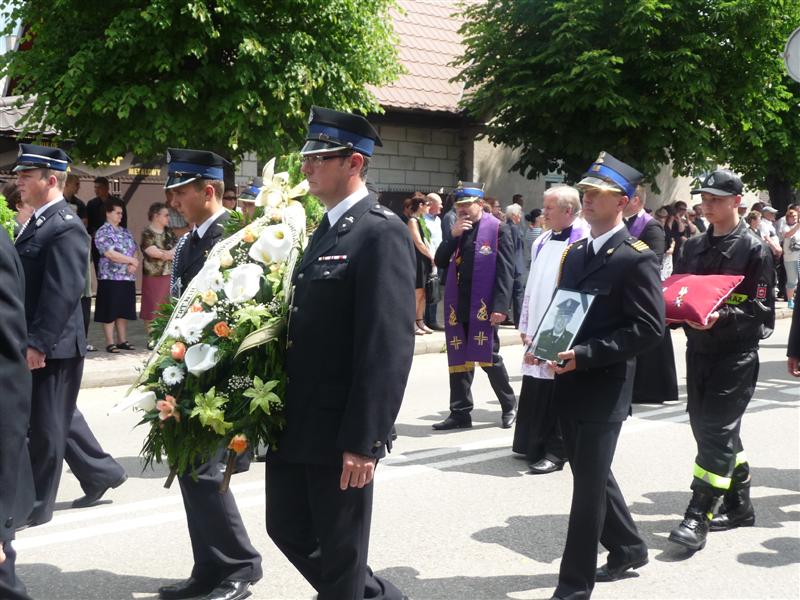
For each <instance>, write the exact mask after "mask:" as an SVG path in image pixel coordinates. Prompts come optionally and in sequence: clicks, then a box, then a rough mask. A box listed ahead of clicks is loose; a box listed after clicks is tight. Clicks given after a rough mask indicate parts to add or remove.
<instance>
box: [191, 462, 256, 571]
mask: <svg viewBox="0 0 800 600" xmlns="http://www.w3.org/2000/svg"><path fill="white" fill-rule="evenodd" d="M224 455H225V453H224V451H221V452H219V454H218V455H217V456H215V457H213V458H212V459H211V460H209V461H208V462H205V463H203V464H202V465H200V466H198V468H197V480H196V481H195V480H194V479H192V477H191V475H190V474H188V473H187V474H185V475H181V476H180V477H178V482H179V484H180V486H181V495H182V496H183V506H184V508H185V509H186V523H187V525H188V527H189V539H190V540H191V542H192V555H193V557H194V567H193V568H192V577H194V578H195V579H197V580H199V581H202V582H204V583H207V584H210V585H216V584H218V583H219V582H221V581H223V580H224V579H230V580H233V581H252V582H255V581H258V580H259V579H261V577H262V576H263V573H262V570H261V555H260V554H259V553H258V551H257V550H256V549H255V548H254V547H253V544H252V543H251V542H250V537H249V536H248V535H247V530H246V529H245V527H244V523H243V522H242V516H241V515H240V514H239V509H238V507H237V506H236V500H234V498H233V494H232V493H231V491H230V490H228V491H227V492H225V493H224V494H220V493H219V485H220V483H221V482H222V478H223V470H224V464H223V463H222V460H223V457H224Z"/></svg>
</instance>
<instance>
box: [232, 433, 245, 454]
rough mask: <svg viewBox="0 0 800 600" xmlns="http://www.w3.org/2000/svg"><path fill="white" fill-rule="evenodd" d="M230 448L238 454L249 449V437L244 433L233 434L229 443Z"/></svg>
mask: <svg viewBox="0 0 800 600" xmlns="http://www.w3.org/2000/svg"><path fill="white" fill-rule="evenodd" d="M228 450H233V451H234V452H236V454H241V453H242V452H244V451H245V450H247V437H245V435H244V434H243V433H239V434H237V435H235V436H233V437H232V438H231V443H230V444H228Z"/></svg>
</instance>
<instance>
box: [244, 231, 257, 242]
mask: <svg viewBox="0 0 800 600" xmlns="http://www.w3.org/2000/svg"><path fill="white" fill-rule="evenodd" d="M242 240H243V241H244V242H245V243H247V244H252V243H253V242H255V241H256V233H255V231H253V230H252V229H250V228H249V227H245V229H244V233H242Z"/></svg>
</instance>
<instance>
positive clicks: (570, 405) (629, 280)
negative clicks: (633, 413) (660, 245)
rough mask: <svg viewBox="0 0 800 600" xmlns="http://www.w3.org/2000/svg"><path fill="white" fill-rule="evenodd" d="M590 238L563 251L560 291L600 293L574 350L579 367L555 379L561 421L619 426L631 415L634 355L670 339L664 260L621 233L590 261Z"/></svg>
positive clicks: (576, 340)
mask: <svg viewBox="0 0 800 600" xmlns="http://www.w3.org/2000/svg"><path fill="white" fill-rule="evenodd" d="M586 244H587V240H581V241H579V242H576V243H575V244H572V245H571V246H569V247H568V248H567V250H566V251H565V256H564V260H563V265H562V270H561V279H560V281H559V287H560V288H564V289H570V290H577V291H581V292H588V293H591V294H595V299H594V302H593V303H592V306H591V307H590V308H589V313H588V314H587V316H586V319H585V320H584V322H583V326H582V327H581V329H580V331H579V332H578V335H577V337H576V338H575V343H574V345H573V350H575V365H576V370H575V371H571V372H569V373H565V374H563V375H556V378H555V394H556V402H555V406H556V411H557V412H558V413H559V414H560V415H561V416H566V417H568V418H572V419H579V420H585V421H594V422H602V423H613V422H619V421H624V420H625V419H626V418H627V416H628V414H630V407H631V394H632V390H633V376H634V370H635V368H636V355H637V354H640V353H642V352H644V351H645V350H648V349H649V348H651V347H653V346H655V345H656V344H657V343H658V342H659V341H660V340H661V336H662V335H663V334H664V296H663V293H662V291H661V280H660V277H659V268H658V260H657V259H656V255H655V253H653V251H652V250H648V249H646V248H644V247H641V246H640V247H637V240H635V239H634V238H632V237H630V235H629V233H628V230H627V229H625V228H623V229H621V230H620V231H618V232H616V233H615V234H614V235H613V236H611V238H610V239H609V240H608V241H607V242H606V243H605V244H604V245H603V247H602V248H601V249H600V251H599V252H597V253H596V254H595V256H594V257H593V258H592V259H591V260H590V261H589V263H588V264H585V257H586Z"/></svg>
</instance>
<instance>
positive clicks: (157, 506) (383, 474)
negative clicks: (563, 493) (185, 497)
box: [14, 399, 800, 550]
mask: <svg viewBox="0 0 800 600" xmlns="http://www.w3.org/2000/svg"><path fill="white" fill-rule="evenodd" d="M764 406H778V407H783V408H797V407H798V406H800V401H796V402H780V401H776V400H765V399H753V400H752V401H751V402H750V404H749V406H748V408H759V407H764ZM645 417H654V418H652V419H650V420H645V419H644V418H645ZM688 420H689V415H688V414H687V413H686V412H685V405H684V404H683V403H681V404H672V405H666V406H664V407H661V408H657V409H653V410H648V411H644V412H641V413H638V414H635V415H634V416H633V417H631V418H630V419H629V420H628V421H627V422H626V423H625V424H624V425H623V427H622V432H621V433H622V435H629V434H632V433H638V432H640V431H645V430H648V429H652V428H655V427H662V426H665V425H668V424H670V423H683V422H686V421H688ZM511 439H512V432H511V431H510V430H509V433H508V434H507V435H503V436H501V437H495V438H489V439H485V440H478V441H475V442H468V443H465V444H462V445H460V446H456V447H451V448H435V449H432V450H423V451H419V452H412V453H410V454H397V455H394V456H390V457H389V458H387V459H386V460H383V461H381V464H380V467H379V468H378V470H377V472H376V476H375V478H376V480H377V481H379V482H383V481H394V480H397V479H405V478H408V477H414V476H417V475H427V474H431V473H434V472H437V471H442V470H444V469H450V468H453V467H460V466H464V465H469V464H475V463H481V462H487V461H490V460H495V459H498V458H503V457H509V456H510V448H509V446H510V442H511ZM475 450H487V452H480V453H477V454H469V455H467V456H459V455H460V454H464V453H467V452H470V453H471V452H474V451H475ZM437 457H450V458H446V459H444V460H440V461H437V462H431V463H427V464H413V463H416V462H418V461H424V460H427V459H430V458H437ZM521 466H522V465H521ZM175 485H176V487H177V484H175ZM231 489H232V490H233V492H234V494H235V496H236V504H237V505H238V506H239V507H240V508H248V507H252V506H259V505H260V506H264V503H265V498H264V479H263V478H259V479H258V480H256V481H250V482H247V483H242V484H234V485H231ZM252 492H255V493H252ZM181 503H182V498H181V496H180V493H179V492H177V491H172V490H170V491H169V492H167V491H166V490H165V494H164V496H161V497H158V498H150V499H148V500H141V501H138V502H131V503H126V504H120V505H114V506H101V507H96V508H92V509H91V510H87V509H84V510H81V511H77V512H74V513H69V514H64V515H58V516H56V517H55V518H54V519H53V520H52V521H51V522H50V523H47V524H46V525H41V526H39V527H35V528H31V529H26V530H25V531H23V532H20V534H19V536H18V538H17V541H16V542H15V543H14V546H15V548H17V549H18V550H29V549H33V548H42V547H45V546H52V545H56V544H68V543H74V542H75V541H76V540H82V539H87V538H91V537H96V536H106V535H110V534H115V533H122V532H126V531H132V530H135V529H146V528H147V529H151V528H153V527H154V526H157V525H161V524H165V523H174V522H180V521H183V520H184V519H185V518H186V515H185V513H184V511H183V510H182V509H180V510H172V511H169V512H163V511H164V509H165V508H167V507H172V506H178V505H180V504H181ZM142 511H145V512H147V513H148V514H145V515H144V516H141V517H133V518H125V517H129V516H131V515H132V514H134V513H137V512H142ZM118 517H124V518H122V519H119V518H118ZM114 518H117V519H116V520H113V521H111V522H108V523H98V524H93V525H90V526H81V527H79V528H68V529H65V530H62V531H55V532H54V531H53V529H55V528H57V527H60V526H64V525H74V524H80V523H84V522H87V521H91V522H92V523H97V521H99V520H101V519H114Z"/></svg>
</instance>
